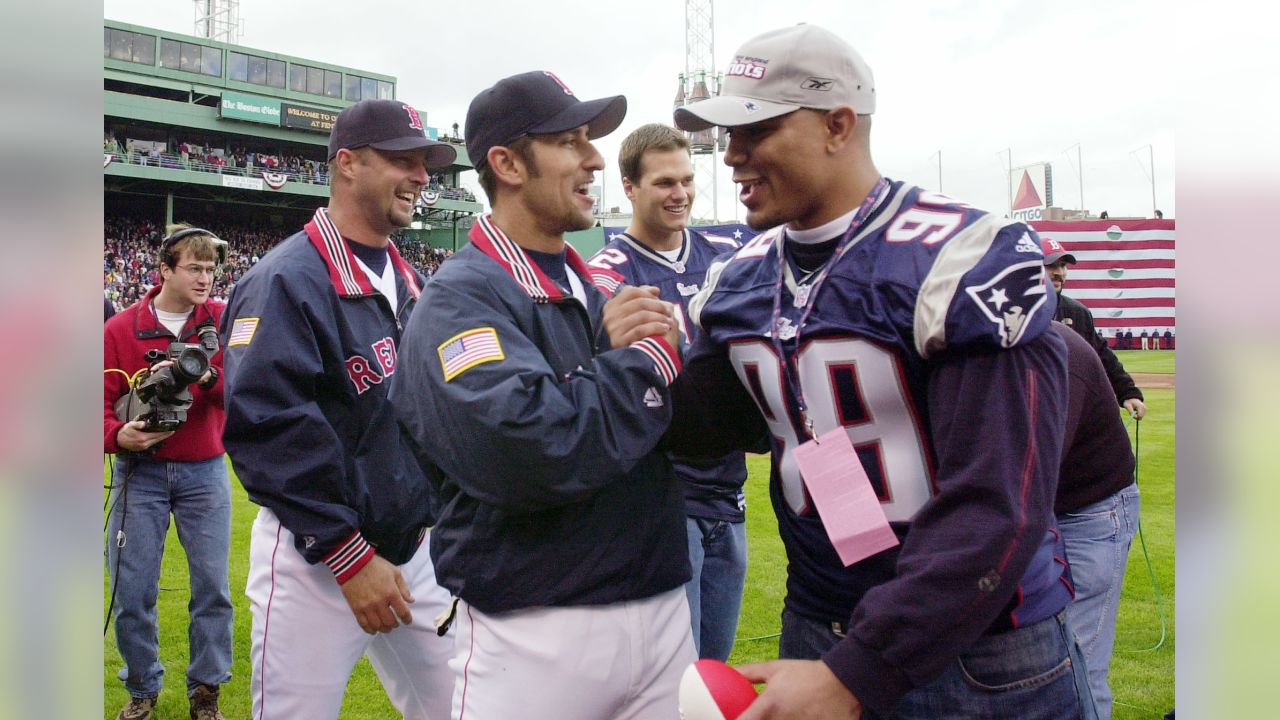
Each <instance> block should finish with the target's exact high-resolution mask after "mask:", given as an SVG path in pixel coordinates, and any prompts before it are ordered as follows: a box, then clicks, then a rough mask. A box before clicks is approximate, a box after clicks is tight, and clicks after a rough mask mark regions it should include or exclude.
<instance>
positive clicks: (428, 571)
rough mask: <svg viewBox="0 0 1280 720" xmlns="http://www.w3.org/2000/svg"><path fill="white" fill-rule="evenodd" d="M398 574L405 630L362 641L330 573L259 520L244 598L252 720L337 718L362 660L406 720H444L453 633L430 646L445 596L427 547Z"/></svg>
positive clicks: (285, 534) (273, 521) (271, 519)
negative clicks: (407, 616)
mask: <svg viewBox="0 0 1280 720" xmlns="http://www.w3.org/2000/svg"><path fill="white" fill-rule="evenodd" d="M400 572H401V573H402V574H403V575H404V579H405V582H406V583H407V584H408V586H409V590H410V593H411V594H412V595H413V597H414V599H415V602H414V603H413V604H412V605H410V606H409V609H410V611H411V612H412V613H413V624H412V625H405V626H401V627H399V628H397V629H395V630H393V631H391V632H390V633H378V634H377V635H369V634H367V633H366V632H365V631H364V630H361V629H360V625H359V623H357V622H356V618H355V615H353V614H352V612H351V606H350V605H348V604H347V600H346V598H345V597H344V596H343V594H342V589H341V588H340V587H339V585H338V583H337V581H336V580H334V578H333V574H332V573H331V572H330V571H329V569H328V568H327V567H325V566H324V565H323V564H316V565H312V564H310V563H308V562H307V561H306V560H304V559H303V557H302V555H301V554H299V553H298V551H297V549H296V548H295V547H294V544H293V533H291V532H289V531H288V530H286V529H285V528H284V527H283V526H282V525H280V521H279V520H278V519H277V518H276V516H275V513H273V512H271V511H270V510H268V509H266V508H262V509H260V510H259V511H258V517H257V519H256V520H254V523H253V534H252V538H251V540H250V545H249V581H248V585H247V587H246V588H245V595H247V596H248V598H249V604H250V609H251V611H252V613H253V646H252V650H251V658H250V660H251V662H252V666H253V667H252V669H253V673H252V680H251V683H250V693H251V695H252V700H253V715H252V717H253V718H254V720H298V719H299V718H307V720H326V719H329V718H337V717H338V713H339V711H340V710H341V709H342V697H343V694H344V693H345V692H346V689H347V681H348V680H349V679H350V677H351V671H352V669H353V668H354V667H355V664H356V662H357V661H358V660H359V659H360V656H361V655H363V654H364V653H366V652H367V653H368V654H369V660H370V662H371V663H372V664H373V667H374V669H375V670H376V671H377V673H378V677H379V678H381V679H382V685H383V687H384V688H386V691H387V696H388V697H389V698H390V699H391V703H392V704H393V705H395V707H396V709H397V710H399V711H400V712H401V713H403V715H404V717H405V718H407V719H410V720H444V718H446V717H448V714H449V704H450V698H451V697H452V694H453V673H452V671H451V670H450V669H449V666H448V663H449V660H450V658H451V657H452V656H453V635H454V634H455V633H452V632H451V633H449V634H448V635H446V636H445V637H437V636H436V629H435V616H436V615H437V614H439V613H440V612H441V611H442V610H443V609H444V608H445V606H446V605H448V603H449V600H450V596H449V593H448V592H446V591H445V590H444V589H443V588H441V587H440V586H439V585H437V584H436V575H435V568H434V567H433V566H432V564H431V556H430V553H428V552H427V544H426V542H425V541H424V542H423V544H422V545H421V546H420V547H419V548H418V552H417V553H415V554H414V556H413V559H411V560H410V561H409V562H407V563H405V564H404V565H401V566H400Z"/></svg>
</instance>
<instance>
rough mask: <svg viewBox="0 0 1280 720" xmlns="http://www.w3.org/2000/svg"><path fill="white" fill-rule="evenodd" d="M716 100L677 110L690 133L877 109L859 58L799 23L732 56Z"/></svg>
mask: <svg viewBox="0 0 1280 720" xmlns="http://www.w3.org/2000/svg"><path fill="white" fill-rule="evenodd" d="M724 75H725V79H724V85H723V86H722V87H721V91H720V95H718V96H716V97H713V98H708V99H706V100H702V101H700V102H696V103H692V104H690V105H686V106H684V107H680V108H676V113H675V123H676V127H678V128H680V129H681V130H686V131H689V132H696V131H698V130H706V129H707V128H710V127H716V126H720V127H737V126H738V125H749V124H751V123H757V122H760V121H762V120H770V119H772V118H775V117H779V116H781V115H786V114H787V113H790V112H795V111H796V110H799V109H800V108H812V109H815V110H830V109H832V108H834V107H839V106H841V105H848V106H850V107H852V108H853V111H854V112H856V113H858V114H859V115H870V114H871V113H874V112H875V110H876V87H875V78H874V77H872V75H871V67H870V66H869V65H867V63H866V61H864V60H863V59H862V56H861V55H859V54H858V52H857V51H856V50H854V49H853V48H852V47H850V46H849V43H847V42H845V41H844V40H841V39H840V38H839V37H837V36H836V35H835V34H834V33H832V32H831V31H829V30H824V29H823V28H820V27H818V26H817V25H808V24H806V23H801V24H799V25H795V26H792V27H788V28H783V29H781V30H772V31H770V32H767V33H764V34H763V35H757V36H756V37H753V38H751V39H750V40H748V41H746V42H745V43H743V44H742V47H740V48H738V51H737V52H736V53H734V56H733V62H731V63H730V64H729V67H728V70H727V71H726V72H725V74H724Z"/></svg>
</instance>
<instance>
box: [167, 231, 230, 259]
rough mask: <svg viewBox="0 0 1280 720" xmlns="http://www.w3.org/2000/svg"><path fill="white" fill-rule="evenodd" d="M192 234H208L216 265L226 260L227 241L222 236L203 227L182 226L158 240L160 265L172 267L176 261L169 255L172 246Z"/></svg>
mask: <svg viewBox="0 0 1280 720" xmlns="http://www.w3.org/2000/svg"><path fill="white" fill-rule="evenodd" d="M192 235H208V236H209V239H210V240H211V241H212V242H213V249H214V261H215V262H216V263H217V264H218V267H219V268H221V267H222V264H223V263H225V262H226V261H227V245H228V243H227V241H226V240H223V239H222V238H220V237H218V236H217V235H215V234H213V233H212V232H209V231H208V230H205V229H204V228H198V227H192V228H184V229H182V230H178V231H177V232H175V233H173V234H172V235H169V236H168V237H166V238H165V239H164V240H162V241H160V263H161V264H162V265H168V266H169V267H174V263H175V262H177V260H178V259H177V258H171V257H169V254H170V253H171V252H172V251H173V246H174V245H176V244H177V243H178V241H179V240H181V239H182V238H186V237H191V236H192Z"/></svg>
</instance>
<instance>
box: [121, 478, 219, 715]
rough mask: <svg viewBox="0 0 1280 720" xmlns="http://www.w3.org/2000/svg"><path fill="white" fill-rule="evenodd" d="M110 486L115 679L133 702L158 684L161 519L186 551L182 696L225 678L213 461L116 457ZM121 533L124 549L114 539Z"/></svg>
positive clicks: (216, 483) (163, 528)
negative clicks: (187, 659)
mask: <svg viewBox="0 0 1280 720" xmlns="http://www.w3.org/2000/svg"><path fill="white" fill-rule="evenodd" d="M113 481H114V484H115V485H116V487H115V488H114V489H113V490H112V491H111V497H110V500H109V502H110V515H109V517H108V521H107V570H108V572H109V573H110V574H111V584H112V588H113V589H114V592H115V613H114V614H115V619H116V645H117V646H118V647H119V649H120V656H121V657H122V658H124V667H123V668H121V669H120V679H121V680H123V681H124V686H125V688H126V689H127V690H128V691H129V694H130V695H132V696H133V697H155V696H156V695H159V694H160V688H161V687H163V685H164V666H163V665H161V664H160V641H159V629H158V625H157V623H156V599H157V597H158V596H159V593H160V560H161V558H162V557H163V555H164V541H165V535H166V534H167V533H168V531H169V515H170V513H172V514H173V517H174V520H175V521H177V524H178V541H179V542H181V543H182V547H183V549H184V550H186V553H187V569H188V573H189V577H190V579H191V602H190V603H189V604H188V606H187V608H188V610H189V612H190V614H191V623H190V627H189V628H188V637H187V642H188V644H189V649H190V654H191V664H190V665H188V666H187V694H191V693H192V692H195V687H196V685H197V684H203V685H213V686H218V685H221V684H223V683H225V682H227V680H229V679H231V623H232V606H231V586H230V583H229V581H228V579H227V555H228V553H229V551H230V547H231V484H230V481H229V480H228V479H227V465H226V462H225V461H224V460H223V458H222V457H221V456H219V457H216V458H211V459H209V460H201V461H198V462H164V461H162V460H155V459H152V458H138V457H137V456H126V455H119V456H117V457H116V463H115V476H114V477H113ZM121 530H123V531H124V538H125V542H124V547H120V545H119V543H118V541H117V537H118V534H119V532H120V531H121Z"/></svg>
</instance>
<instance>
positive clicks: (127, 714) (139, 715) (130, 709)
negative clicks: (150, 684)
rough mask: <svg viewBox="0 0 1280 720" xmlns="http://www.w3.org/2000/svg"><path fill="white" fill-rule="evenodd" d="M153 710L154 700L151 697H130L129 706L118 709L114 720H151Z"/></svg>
mask: <svg viewBox="0 0 1280 720" xmlns="http://www.w3.org/2000/svg"><path fill="white" fill-rule="evenodd" d="M155 708H156V699H155V698H153V697H149V698H140V697H131V698H129V704H128V705H125V706H124V707H123V708H121V709H120V714H119V715H117V716H116V720H151V711H152V710H155Z"/></svg>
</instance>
